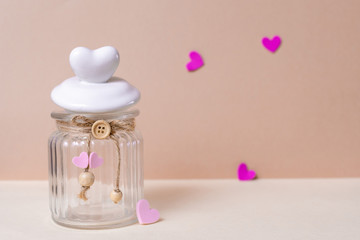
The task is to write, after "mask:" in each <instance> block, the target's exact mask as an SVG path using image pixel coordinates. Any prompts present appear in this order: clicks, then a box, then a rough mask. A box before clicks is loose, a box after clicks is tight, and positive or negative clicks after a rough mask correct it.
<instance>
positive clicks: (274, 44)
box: [262, 36, 281, 52]
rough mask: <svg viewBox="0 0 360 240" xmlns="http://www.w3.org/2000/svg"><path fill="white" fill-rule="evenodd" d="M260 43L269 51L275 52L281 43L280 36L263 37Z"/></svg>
mask: <svg viewBox="0 0 360 240" xmlns="http://www.w3.org/2000/svg"><path fill="white" fill-rule="evenodd" d="M262 44H263V45H264V47H265V48H266V49H267V50H269V51H270V52H275V51H276V50H277V49H278V48H279V46H280V44H281V38H280V37H279V36H275V37H273V39H271V40H270V39H269V38H267V37H264V38H263V39H262Z"/></svg>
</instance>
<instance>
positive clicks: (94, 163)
mask: <svg viewBox="0 0 360 240" xmlns="http://www.w3.org/2000/svg"><path fill="white" fill-rule="evenodd" d="M103 162H104V159H102V158H101V157H99V156H98V155H97V154H96V153H95V152H92V153H90V158H89V167H90V168H97V167H100V166H101V164H103Z"/></svg>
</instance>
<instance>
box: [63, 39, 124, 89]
mask: <svg viewBox="0 0 360 240" xmlns="http://www.w3.org/2000/svg"><path fill="white" fill-rule="evenodd" d="M119 62H120V57H119V53H118V51H117V50H116V49H115V48H114V47H111V46H106V47H102V48H98V49H95V50H90V49H88V48H86V47H77V48H75V49H74V50H72V52H71V53H70V65H71V68H72V69H73V71H74V73H75V75H76V76H77V77H78V78H80V80H82V81H86V82H91V83H103V82H106V81H107V80H109V79H110V78H111V76H112V75H113V74H114V72H115V71H116V68H117V67H118V65H119Z"/></svg>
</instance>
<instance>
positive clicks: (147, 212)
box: [136, 199, 160, 224]
mask: <svg viewBox="0 0 360 240" xmlns="http://www.w3.org/2000/svg"><path fill="white" fill-rule="evenodd" d="M136 215H137V218H138V220H139V223H140V224H150V223H155V222H157V221H158V220H159V218H160V213H159V211H158V210H156V209H151V208H150V205H149V202H148V201H147V200H146V199H141V200H139V201H138V203H137V204H136Z"/></svg>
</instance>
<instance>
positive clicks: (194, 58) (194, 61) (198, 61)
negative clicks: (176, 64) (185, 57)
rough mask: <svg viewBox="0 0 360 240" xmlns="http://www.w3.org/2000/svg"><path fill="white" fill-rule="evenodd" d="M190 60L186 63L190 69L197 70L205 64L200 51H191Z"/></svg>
mask: <svg viewBox="0 0 360 240" xmlns="http://www.w3.org/2000/svg"><path fill="white" fill-rule="evenodd" d="M189 57H190V59H191V60H190V62H188V64H187V65H186V68H187V70H188V71H195V70H197V69H199V68H200V67H202V66H203V65H204V61H203V60H202V57H201V55H200V54H199V53H198V52H195V51H192V52H190V53H189Z"/></svg>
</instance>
